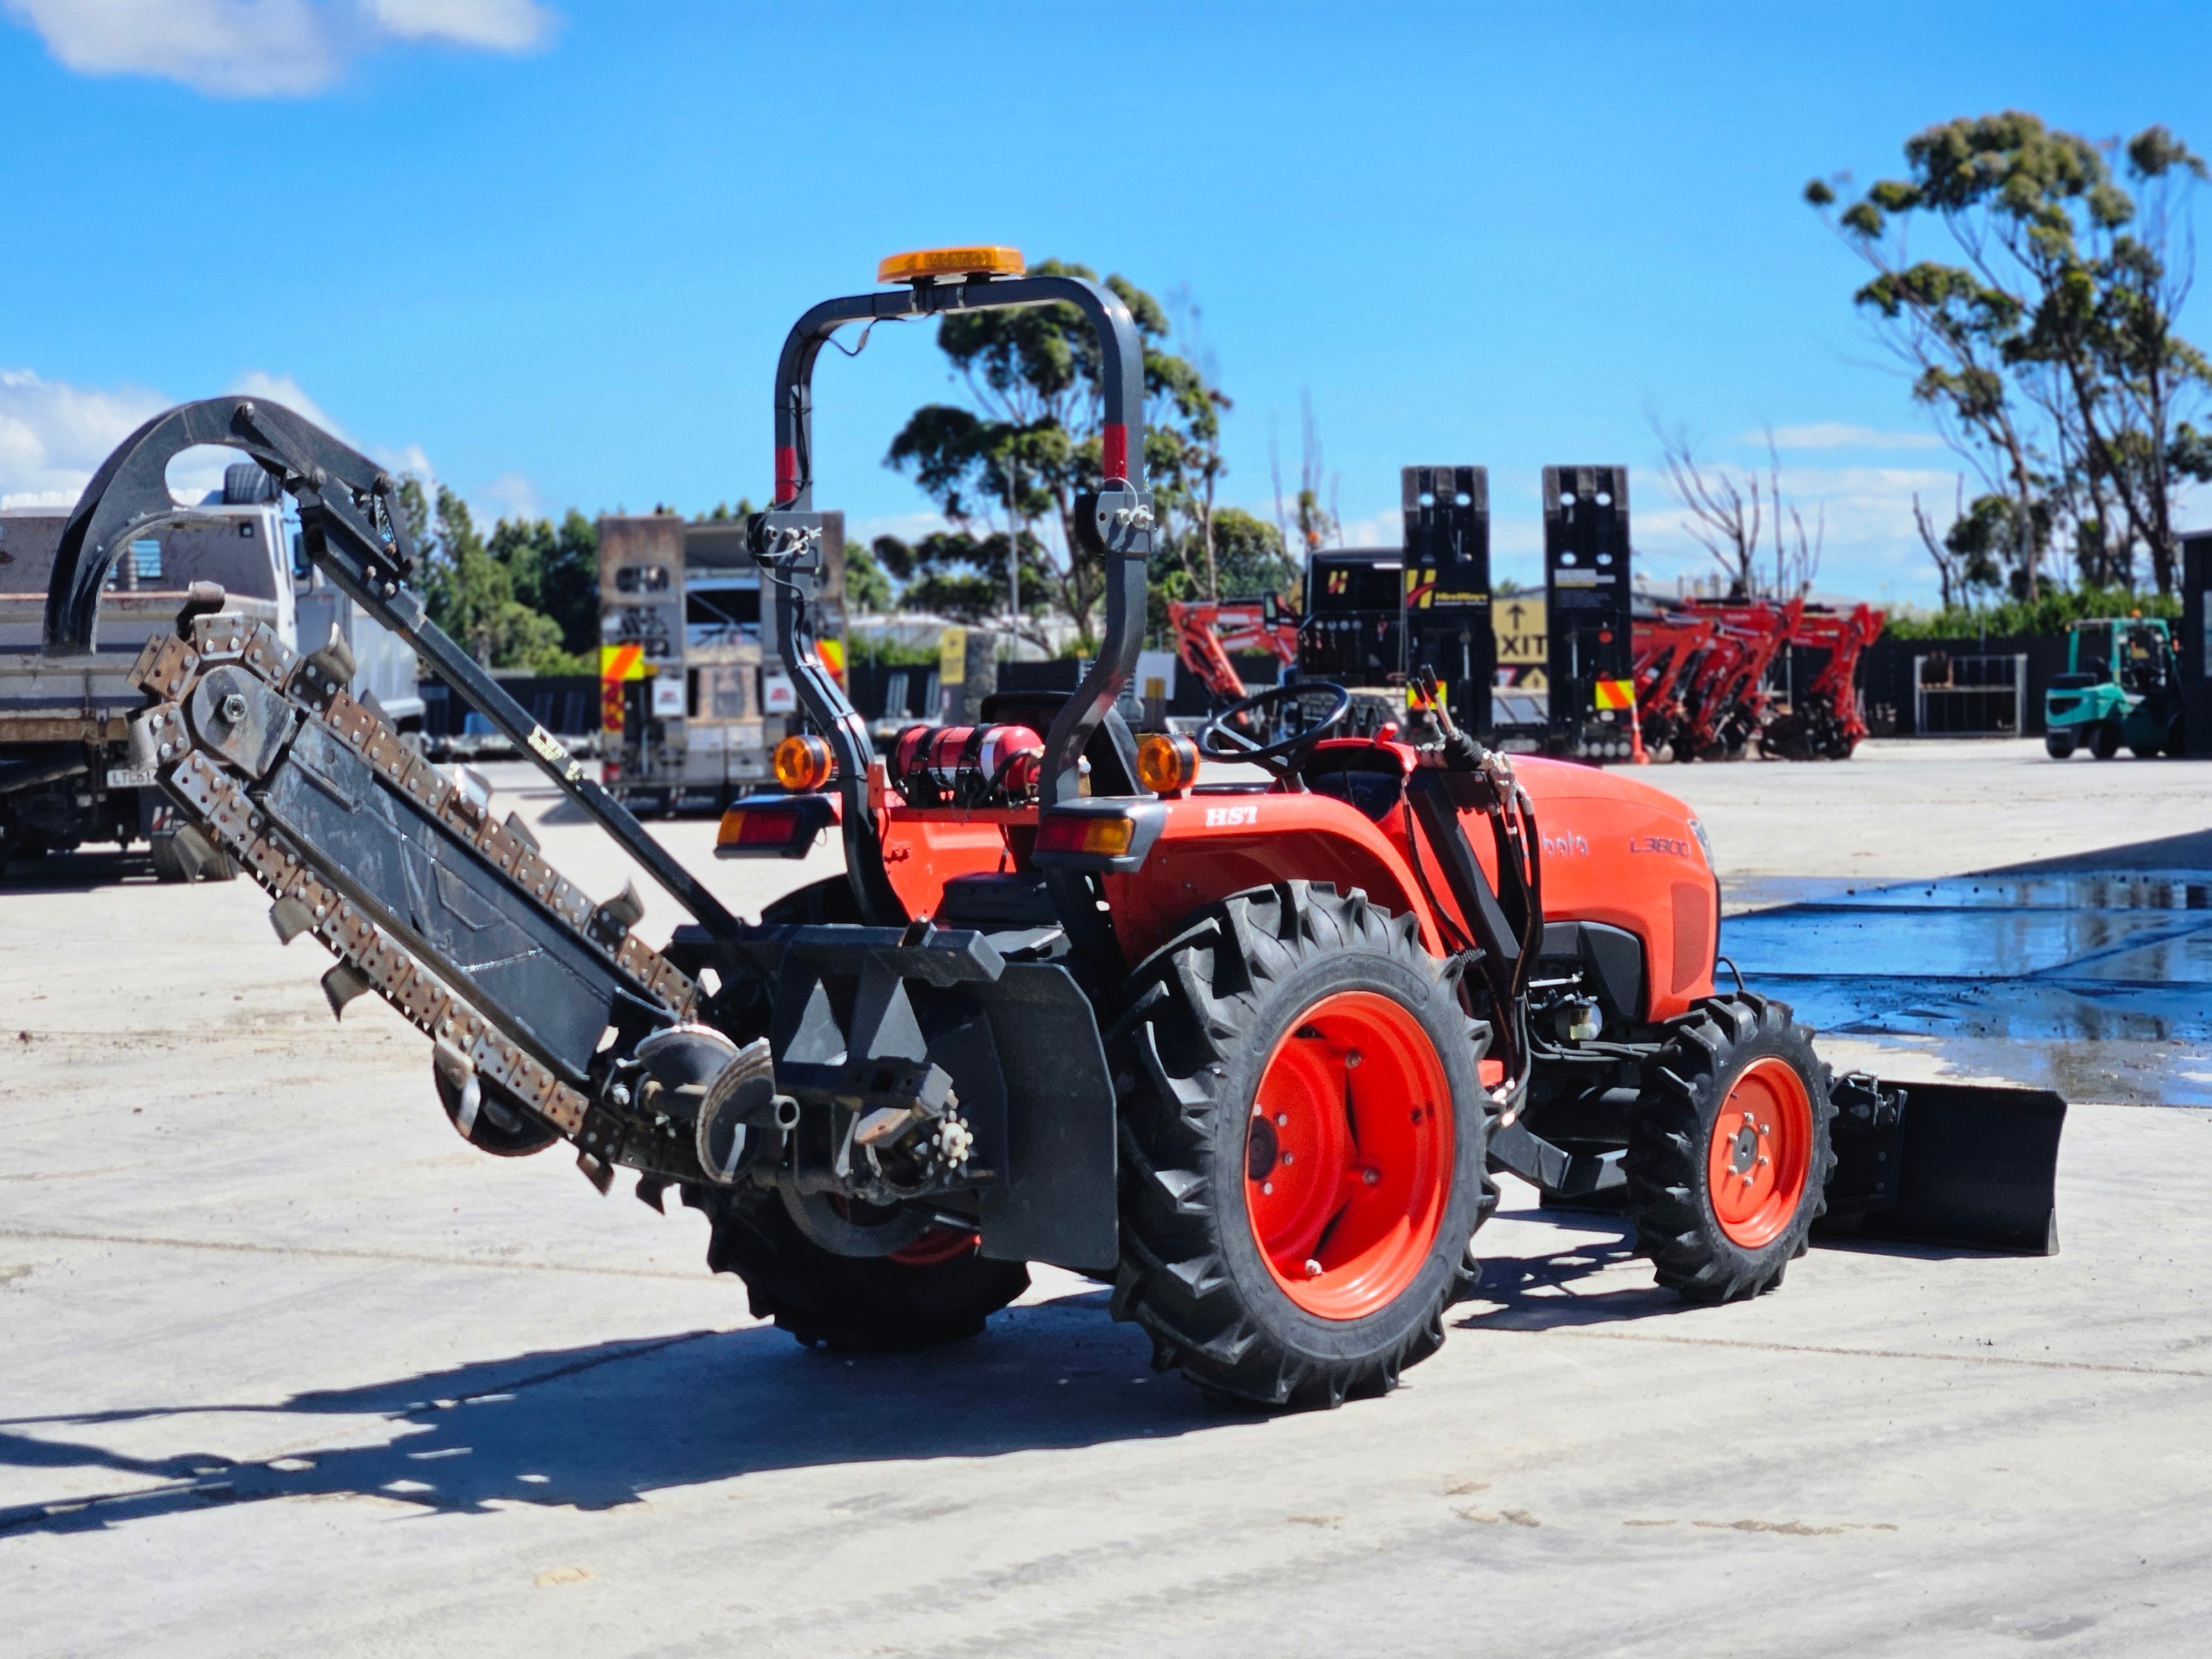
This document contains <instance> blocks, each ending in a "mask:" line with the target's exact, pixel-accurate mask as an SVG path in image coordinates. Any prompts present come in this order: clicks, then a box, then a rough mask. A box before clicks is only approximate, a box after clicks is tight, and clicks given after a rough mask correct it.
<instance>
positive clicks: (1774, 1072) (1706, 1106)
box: [1626, 992, 1835, 1302]
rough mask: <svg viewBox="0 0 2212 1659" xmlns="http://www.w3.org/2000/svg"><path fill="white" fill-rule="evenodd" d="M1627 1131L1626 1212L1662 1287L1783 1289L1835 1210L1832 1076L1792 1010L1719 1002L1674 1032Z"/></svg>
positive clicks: (1723, 1296)
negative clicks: (1794, 1262)
mask: <svg viewBox="0 0 2212 1659" xmlns="http://www.w3.org/2000/svg"><path fill="white" fill-rule="evenodd" d="M1650 1076H1651V1077H1652V1079H1653V1082H1654V1085H1655V1086H1654V1088H1653V1090H1652V1091H1651V1092H1650V1094H1649V1095H1647V1096H1646V1097H1644V1101H1643V1103H1642V1104H1641V1105H1640V1106H1639V1107H1638V1110H1637V1113H1636V1117H1635V1120H1634V1121H1633V1122H1632V1125H1631V1126H1630V1129H1629V1134H1628V1156H1627V1160H1626V1173H1627V1176H1628V1206H1627V1208H1628V1214H1629V1218H1630V1219H1631V1220H1632V1221H1634V1222H1635V1224H1636V1237H1637V1247H1638V1249H1639V1250H1640V1251H1641V1252H1642V1253H1643V1254H1644V1255H1648V1256H1650V1258H1651V1262H1652V1266H1653V1267H1654V1268H1655V1269H1656V1271H1657V1274H1658V1279H1659V1282H1660V1283H1661V1284H1662V1285H1665V1286H1666V1287H1667V1288H1668V1290H1671V1291H1677V1292H1679V1293H1680V1295H1681V1297H1683V1299H1684V1300H1685V1301H1689V1302H1732V1301H1735V1300H1736V1299H1737V1298H1739V1297H1749V1296H1757V1295H1759V1293H1760V1292H1761V1291H1770V1290H1772V1289H1773V1288H1774V1287H1775V1286H1776V1285H1779V1284H1780V1283H1781V1282H1782V1273H1783V1270H1784V1268H1785V1267H1788V1266H1789V1265H1790V1260H1791V1258H1792V1257H1795V1256H1797V1255H1802V1254H1803V1253H1804V1249H1805V1239H1806V1236H1807V1235H1808V1233H1810V1232H1811V1231H1812V1228H1813V1223H1814V1220H1815V1219H1816V1218H1818V1217H1819V1216H1820V1212H1822V1211H1823V1210H1825V1209H1826V1207H1827V1199H1826V1191H1827V1185H1828V1176H1829V1175H1830V1174H1831V1173H1832V1170H1834V1167H1835V1153H1834V1151H1833V1149H1832V1146H1831V1145H1830V1142H1829V1125H1830V1123H1831V1121H1832V1119H1833V1118H1834V1116H1835V1108H1834V1106H1833V1105H1832V1104H1831V1103H1830V1102H1829V1099H1828V1084H1827V1072H1826V1068H1825V1067H1824V1066H1821V1064H1820V1060H1818V1059H1817V1058H1815V1056H1814V1053H1813V1038H1812V1033H1811V1032H1810V1031H1808V1030H1807V1029H1806V1028H1805V1027H1803V1026H1802V1025H1799V1024H1796V1022H1795V1021H1793V1020H1792V1019H1791V1018H1790V1009H1789V1006H1788V1005H1787V1004H1785V1003H1780V1002H1770V1001H1768V1000H1766V999H1765V997H1761V996H1755V995H1753V994H1750V993H1747V992H1739V993H1738V994H1735V995H1734V996H1728V997H1713V998H1711V999H1709V1000H1706V1001H1705V1002H1704V1003H1703V1004H1701V1005H1700V1006H1699V1008H1698V1010H1697V1012H1695V1013H1694V1014H1693V1015H1692V1016H1691V1018H1689V1019H1687V1020H1686V1021H1685V1022H1684V1023H1683V1024H1680V1025H1679V1026H1678V1027H1676V1028H1675V1033H1674V1040H1673V1042H1671V1043H1669V1045H1668V1048H1667V1050H1666V1051H1665V1053H1664V1054H1662V1056H1661V1057H1660V1060H1659V1062H1658V1064H1657V1065H1656V1066H1654V1067H1652V1068H1651V1072H1650Z"/></svg>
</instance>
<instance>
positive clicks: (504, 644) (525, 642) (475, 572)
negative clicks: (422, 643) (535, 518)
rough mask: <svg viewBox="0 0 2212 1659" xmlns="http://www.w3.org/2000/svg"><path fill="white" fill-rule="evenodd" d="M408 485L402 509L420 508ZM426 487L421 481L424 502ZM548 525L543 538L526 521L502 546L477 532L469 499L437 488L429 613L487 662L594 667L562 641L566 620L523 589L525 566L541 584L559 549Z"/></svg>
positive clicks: (427, 563)
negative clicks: (536, 604)
mask: <svg viewBox="0 0 2212 1659" xmlns="http://www.w3.org/2000/svg"><path fill="white" fill-rule="evenodd" d="M413 483H414V481H413V480H411V479H410V480H408V484H410V485H411V484H413ZM404 490H405V486H403V494H402V510H403V511H407V512H410V513H411V512H412V511H414V510H415V508H414V507H413V506H411V505H410V503H409V502H408V501H407V500H406V497H405V494H404ZM415 495H416V502H418V503H419V501H421V498H422V491H421V489H420V488H419V486H417V487H416V490H415ZM543 528H544V530H545V532H546V534H545V536H544V538H542V542H541V538H538V536H536V535H535V534H534V533H533V532H532V531H531V530H530V529H529V528H527V527H525V528H523V529H521V530H519V531H516V532H510V533H509V534H508V535H507V538H505V543H504V545H503V547H502V548H501V550H499V551H497V552H495V550H494V549H493V548H492V547H489V546H487V545H486V544H485V542H484V539H483V537H482V536H481V535H479V534H478V533H477V527H476V520H475V519H474V517H473V516H472V515H471V513H470V512H469V507H468V503H467V502H466V501H463V500H462V499H461V498H460V497H459V495H455V494H454V493H453V491H452V490H451V489H447V488H446V487H445V486H444V485H442V484H441V485H440V486H439V488H438V494H437V507H436V512H435V516H434V517H432V518H431V519H430V521H429V524H428V535H427V537H425V538H423V540H422V546H423V547H424V549H425V552H426V557H425V560H424V568H423V570H422V595H423V603H424V605H425V606H426V608H427V609H428V611H429V613H430V620H431V621H432V622H434V623H437V625H438V626H439V627H440V628H441V629H444V630H445V632H446V633H447V634H448V635H451V636H452V637H453V639H454V640H455V641H457V642H459V645H460V646H461V647H462V648H463V649H465V651H467V652H468V653H469V654H470V655H471V656H472V657H474V658H475V659H477V661H478V662H479V663H481V664H483V665H484V666H485V667H487V668H522V669H527V670H528V671H531V672H532V673H538V674H570V673H580V672H586V671H588V665H586V663H584V662H583V661H582V659H580V658H579V657H577V656H576V655H574V653H570V652H569V651H568V650H567V649H566V648H565V647H563V645H562V628H561V624H560V623H557V622H556V621H555V620H554V619H553V618H552V617H548V616H545V615H544V614H543V613H542V612H540V611H538V610H536V609H535V608H533V607H532V605H529V604H527V603H526V602H525V601H524V600H523V599H521V598H520V597H519V596H518V593H517V580H516V577H517V569H518V568H520V571H521V573H522V574H523V579H524V580H526V581H527V582H528V583H530V584H532V586H533V588H535V587H537V586H539V585H541V584H542V583H543V581H544V575H545V568H546V562H547V557H548V556H550V555H552V554H554V553H555V552H556V551H557V547H558V541H559V538H558V536H557V535H556V534H555V533H554V532H553V531H552V526H550V525H545V526H543ZM495 533H496V532H495ZM510 559H512V560H513V564H510V562H509V560H510Z"/></svg>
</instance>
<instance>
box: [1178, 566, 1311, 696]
mask: <svg viewBox="0 0 2212 1659" xmlns="http://www.w3.org/2000/svg"><path fill="white" fill-rule="evenodd" d="M1168 626H1169V627H1170V628H1172V629H1175V636H1176V655H1177V656H1178V657H1180V658H1181V659H1182V665H1183V666H1184V667H1185V668H1188V670H1190V671H1191V672H1192V673H1194V674H1195V675H1197V676H1198V678H1199V679H1200V682H1201V683H1202V684H1204V685H1205V687H1206V690H1207V691H1209V692H1210V693H1212V696H1213V701H1214V706H1215V707H1216V708H1219V707H1222V706H1225V705H1226V704H1229V703H1232V702H1242V701H1243V699H1244V698H1245V697H1247V696H1250V695H1251V688H1250V687H1249V686H1248V685H1246V684H1244V680H1243V676H1242V675H1240V674H1238V673H1237V665H1236V664H1235V663H1233V662H1231V661H1230V659H1229V658H1230V653H1231V652H1244V653H1253V652H1261V651H1264V652H1267V653H1269V654H1270V655H1272V656H1273V658H1274V659H1275V660H1276V661H1277V662H1278V663H1279V664H1281V665H1283V666H1284V667H1286V668H1295V667H1296V666H1297V660H1298V617H1297V612H1296V611H1292V610H1291V608H1290V607H1289V606H1288V605H1285V604H1284V603H1283V599H1282V596H1281V595H1279V594H1276V593H1263V594H1261V595H1260V596H1259V597H1258V598H1256V599H1170V600H1169V601H1168Z"/></svg>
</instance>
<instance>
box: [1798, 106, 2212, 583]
mask: <svg viewBox="0 0 2212 1659" xmlns="http://www.w3.org/2000/svg"><path fill="white" fill-rule="evenodd" d="M1905 161H1906V167H1907V176H1906V177H1905V178H1904V179H1882V180H1880V181H1878V182H1877V183H1875V185H1873V186H1872V187H1871V188H1869V190H1868V191H1866V192H1865V193H1864V194H1863V196H1861V197H1859V199H1857V201H1854V202H1852V203H1850V204H1849V205H1847V206H1844V207H1842V208H1841V209H1838V207H1837V202H1838V197H1837V192H1836V188H1835V185H1837V184H1838V183H1841V182H1844V181H1843V180H1842V179H1837V180H1833V181H1831V180H1824V179H1814V181H1813V182H1812V183H1810V184H1808V185H1807V186H1806V187H1805V198H1806V200H1807V201H1808V203H1809V204H1811V205H1812V206H1813V208H1814V210H1816V211H1817V212H1819V213H1820V214H1821V215H1822V216H1823V217H1824V218H1825V219H1826V220H1827V222H1829V223H1830V225H1831V226H1832V228H1834V229H1835V230H1836V231H1837V232H1838V234H1839V235H1841V236H1842V237H1843V239H1844V242H1845V243H1846V245H1847V246H1850V248H1851V249H1852V250H1853V252H1856V253H1857V254H1858V255H1859V256H1860V257H1861V258H1863V259H1864V260H1865V261H1866V262H1867V263H1868V264H1869V265H1870V266H1871V267H1872V269H1873V270H1874V273H1875V274H1874V276H1873V278H1872V279H1871V280H1870V281H1869V282H1867V283H1865V284H1863V286H1862V287H1861V288H1860V289H1858V290H1857V294H1856V295H1855V296H1854V297H1855V299H1856V301H1857V304H1858V306H1859V307H1860V308H1861V311H1862V313H1863V314H1865V315H1866V316H1868V317H1869V318H1870V319H1872V320H1873V322H1874V324H1875V329H1876V331H1877V334H1878V335H1879V337H1881V340H1882V341H1883V343H1885V344H1886V345H1887V347H1888V348H1889V349H1891V350H1892V351H1893V353H1894V354H1895V355H1896V356H1898V357H1899V359H1900V360H1901V361H1902V362H1905V364H1906V365H1907V366H1908V367H1909V368H1911V370H1912V371H1913V374H1914V379H1913V395H1914V397H1915V398H1917V400H1918V401H1919V402H1920V403H1921V404H1923V406H1924V407H1926V408H1928V409H1929V410H1930V411H1931V412H1932V413H1933V414H1934V415H1935V416H1936V421H1937V424H1938V426H1939V428H1941V429H1942V432H1943V434H1944V435H1945V437H1946V438H1947V439H1948V441H1950V442H1951V443H1952V444H1953V446H1954V447H1955V448H1956V449H1958V450H1959V451H1960V453H1962V454H1963V455H1965V456H1966V458H1967V459H1969V460H1970V462H1971V463H1972V465H1974V467H1975V468H1976V470H1977V471H1978V474H1979V476H1980V477H1981V479H1982V481H1983V483H1984V491H1983V496H1982V500H1987V499H1988V498H1990V497H1997V498H2001V499H2002V501H2004V502H2005V503H2006V509H2005V513H2004V515H2003V519H2002V526H2001V527H2002V529H2004V530H2006V531H2007V532H2009V534H2010V535H2011V536H2012V537H2013V538H2014V540H2013V542H2012V544H2011V545H2009V546H2008V547H2006V548H2004V549H2002V554H2003V556H2004V559H2005V562H2006V563H2007V564H2008V566H2009V567H2010V568H2011V569H2012V571H2013V573H2014V574H2015V586H2017V587H2018V588H2019V590H2020V591H2021V592H2022V593H2023V595H2026V596H2033V595H2034V594H2035V593H2037V592H2039V591H2040V589H2041V585H2042V580H2043V578H2042V574H2041V573H2042V568H2043V564H2044V561H2045V556H2046V554H2047V553H2048V552H2049V551H2050V550H2051V547H2052V545H2053V544H2054V543H2055V542H2057V541H2059V540H2061V538H2063V540H2064V541H2066V542H2068V543H2070V544H2071V547H2072V550H2073V553H2074V557H2075V564H2076V568H2077V571H2078V573H2079V575H2080V578H2081V580H2083V581H2084V582H2086V583H2089V584H2092V585H2098V584H2104V583H2110V582H2115V581H2117V582H2120V583H2124V584H2130V585H2131V584H2132V582H2133V580H2134V574H2135V565H2136V556H2137V550H2141V551H2142V554H2143V555H2144V556H2147V559H2148V564H2149V568H2150V574H2151V576H2152V578H2153V580H2154V581H2155V583H2156V584H2157V586H2158V589H2159V591H2160V592H2171V591H2172V584H2173V580H2174V576H2175V574H2176V568H2175V567H2176V556H2177V552H2178V548H2179V538H2178V536H2177V534H2176V529H2175V526H2174V522H2173V520H2174V510H2173V508H2174V496H2175V493H2176V489H2177V487H2178V485H2179V483H2181V482H2182V481H2183V480H2185V479H2187V478H2198V479H2202V478H2205V477H2212V465H2208V464H2212V453H2208V445H2207V442H2206V440H2205V437H2204V435H2203V434H2200V433H2199V432H2198V431H2197V428H2196V427H2195V426H2194V425H2193V424H2192V423H2191V420H2190V418H2189V416H2191V414H2192V413H2193V412H2195V411H2196V410H2197V409H2198V408H2199V407H2200V406H2201V404H2202V402H2203V398H2204V394H2205V393H2206V392H2207V390H2208V389H2212V365H2208V363H2207V362H2206V359H2205V358H2204V356H2203V354H2201V353H2200V352H2199V351H2198V350H2197V349H2196V348H2195V347H2194V346H2192V345H2191V344H2190V343H2188V342H2187V341H2186V340H2185V339H2183V338H2182V337H2180V335H2179V332H2178V331H2176V329H2175V326H2174V319H2175V315H2176V313H2178V311H2179V308H2180V306H2181V303H2182V301H2183V300H2184V299H2185V297H2186V295H2187V294H2188V291H2189V288H2190V284H2191V279H2192V276H2193V274H2194V273H2193V270H2192V262H2191V246H2192V242H2191V237H2190V234H2189V230H2188V223H2187V218H2188V210H2189V205H2190V196H2191V190H2192V188H2193V186H2194V185H2196V184H2197V182H2198V181H2200V180H2202V179H2204V178H2206V177H2207V172H2206V167H2205V164H2204V163H2203V161H2202V160H2200V159H2199V158H2198V157H2197V156H2196V155H2194V154H2192V153H2191V151H2190V150H2189V149H2187V147H2186V146H2185V145H2184V144H2182V143H2180V141H2179V140H2178V139H2176V138H2175V137H2173V135H2172V133H2171V132H2169V131H2167V130H2166V128H2164V127H2162V126H2154V127H2149V128H2146V129H2145V130H2144V131H2142V132H2140V133H2138V134H2136V137H2134V138H2133V139H2131V140H2130V141H2129V143H2127V144H2126V145H2125V146H2124V147H2123V146H2120V145H2118V143H2116V142H2115V143H2102V144H2100V143H2093V142H2092V141H2090V140H2088V139H2086V138H2083V137H2080V136H2079V135H2076V134H2074V133H2069V132H2062V131H2054V130H2052V129H2051V128H2049V127H2047V126H2045V124H2044V123H2043V122H2042V121H2041V120H2040V119H2039V118H2037V117H2035V116H2033V115H2030V114H2026V113H2023V112H2018V111H2007V112H2004V113H2002V114H2000V115H1986V116H1980V117H1976V118H1961V119H1958V120H1954V121H1949V122H1946V123H1944V124H1943V125H1939V126H1934V127H1930V128H1929V129H1927V130H1926V131H1923V132H1921V133H1918V134H1917V135H1916V136H1914V137H1912V138H1911V139H1910V140H1908V141H1907V142H1906V143H1905ZM2116 174H2117V175H2118V176H2116ZM2121 177H2124V179H2125V180H2126V181H2127V183H2128V184H2129V185H2131V186H2132V187H2133V191H2134V193H2133V194H2130V191H2129V190H2128V189H2124V188H2123V187H2122V185H2121V182H2120V178H2121ZM1918 222H1929V223H1932V224H1934V225H1936V226H1940V228H1942V231H1943V232H1944V233H1945V234H1947V235H1948V237H1949V239H1950V242H1951V245H1952V246H1953V248H1954V250H1955V252H1956V253H1957V254H1958V256H1959V260H1958V263H1955V264H1944V263H1941V262H1937V261H1933V260H1929V259H1924V258H1914V257H1913V255H1912V253H1911V247H1910V242H1909V236H1908V232H1909V230H1910V228H1911V227H1912V226H1913V225H1914V224H1915V223H1918ZM1977 507H1978V510H1979V511H1980V512H1981V514H1982V518H1981V524H1982V526H1983V528H1984V529H1985V528H1987V527H1989V526H1991V525H1995V524H1996V522H1997V517H1996V508H1994V507H1982V506H1981V502H1980V501H1978V502H1977ZM1981 533H1982V530H1981V529H1970V530H1969V531H1968V532H1966V535H1967V536H1968V538H1969V539H1970V540H1971V539H1972V538H1973V537H1974V536H1978V535H1979V534H1981Z"/></svg>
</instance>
